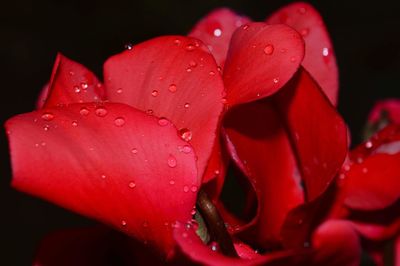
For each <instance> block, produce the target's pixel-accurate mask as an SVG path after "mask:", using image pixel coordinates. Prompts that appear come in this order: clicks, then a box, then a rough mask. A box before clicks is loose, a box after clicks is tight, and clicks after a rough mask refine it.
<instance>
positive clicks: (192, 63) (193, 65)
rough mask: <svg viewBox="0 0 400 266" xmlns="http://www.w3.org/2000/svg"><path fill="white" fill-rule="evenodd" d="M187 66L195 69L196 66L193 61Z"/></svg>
mask: <svg viewBox="0 0 400 266" xmlns="http://www.w3.org/2000/svg"><path fill="white" fill-rule="evenodd" d="M189 66H191V67H196V66H197V63H196V62H195V61H193V60H192V61H190V62H189Z"/></svg>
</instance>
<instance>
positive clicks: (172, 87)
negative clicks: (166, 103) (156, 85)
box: [168, 84, 177, 92]
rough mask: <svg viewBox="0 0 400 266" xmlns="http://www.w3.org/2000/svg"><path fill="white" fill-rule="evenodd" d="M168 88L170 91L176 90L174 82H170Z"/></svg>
mask: <svg viewBox="0 0 400 266" xmlns="http://www.w3.org/2000/svg"><path fill="white" fill-rule="evenodd" d="M168 90H169V91H170V92H176V90H177V87H176V85H175V84H171V85H169V87H168Z"/></svg>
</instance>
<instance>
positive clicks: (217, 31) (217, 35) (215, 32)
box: [213, 29, 222, 37]
mask: <svg viewBox="0 0 400 266" xmlns="http://www.w3.org/2000/svg"><path fill="white" fill-rule="evenodd" d="M213 33H214V36H215V37H220V36H221V35H222V30H221V29H215V30H214V32H213Z"/></svg>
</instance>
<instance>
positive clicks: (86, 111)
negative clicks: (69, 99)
mask: <svg viewBox="0 0 400 266" xmlns="http://www.w3.org/2000/svg"><path fill="white" fill-rule="evenodd" d="M79 113H80V114H81V115H83V116H87V115H88V114H89V110H88V109H87V108H86V107H82V108H81V110H80V111H79Z"/></svg>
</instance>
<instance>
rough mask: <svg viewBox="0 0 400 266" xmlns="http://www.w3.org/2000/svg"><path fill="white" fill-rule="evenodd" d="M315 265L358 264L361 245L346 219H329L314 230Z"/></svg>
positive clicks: (351, 265)
mask: <svg viewBox="0 0 400 266" xmlns="http://www.w3.org/2000/svg"><path fill="white" fill-rule="evenodd" d="M312 245H313V247H314V249H315V257H314V264H315V265H327V266H330V265H332V266H337V265H348V266H358V265H360V258H361V245H360V241H359V239H358V235H357V233H356V231H355V230H354V228H353V226H352V224H351V223H350V222H348V221H341V220H329V221H327V222H325V223H323V224H322V225H320V226H319V227H318V228H317V230H316V231H315V232H314V235H313V240H312Z"/></svg>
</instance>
